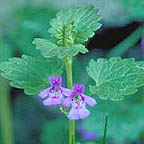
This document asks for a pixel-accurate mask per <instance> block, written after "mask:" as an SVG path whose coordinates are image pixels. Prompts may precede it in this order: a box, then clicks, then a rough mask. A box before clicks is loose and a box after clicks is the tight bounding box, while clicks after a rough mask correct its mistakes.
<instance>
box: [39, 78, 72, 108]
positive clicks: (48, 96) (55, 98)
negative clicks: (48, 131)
mask: <svg viewBox="0 0 144 144" xmlns="http://www.w3.org/2000/svg"><path fill="white" fill-rule="evenodd" d="M49 82H50V84H51V87H49V88H46V89H44V90H43V91H41V92H40V93H39V97H40V98H41V99H44V100H43V104H44V105H45V106H51V105H58V104H62V103H63V101H64V96H68V95H69V93H70V90H69V89H66V88H63V87H62V86H61V85H62V78H61V77H60V76H59V77H54V76H50V78H49Z"/></svg>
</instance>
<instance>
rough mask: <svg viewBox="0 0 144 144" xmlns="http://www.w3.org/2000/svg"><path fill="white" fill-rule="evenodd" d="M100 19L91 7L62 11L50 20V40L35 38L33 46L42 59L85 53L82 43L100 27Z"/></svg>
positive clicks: (95, 10) (96, 11)
mask: <svg viewBox="0 0 144 144" xmlns="http://www.w3.org/2000/svg"><path fill="white" fill-rule="evenodd" d="M100 19H101V17H100V16H99V15H98V10H97V9H95V8H94V7H92V6H89V7H83V8H71V9H68V10H62V11H60V12H59V13H58V14H57V16H56V18H55V19H52V20H51V23H50V25H51V28H50V29H49V33H50V34H51V39H48V40H46V39H40V38H36V39H34V41H33V44H35V45H36V49H38V50H40V51H41V52H42V55H43V56H44V57H53V56H57V57H59V58H63V57H65V56H75V55H77V54H78V53H79V52H81V53H86V52H88V50H87V49H86V48H85V46H84V45H83V43H84V42H86V41H87V40H88V38H90V37H92V36H93V35H94V31H96V30H98V29H99V28H100V27H101V24H100V23H99V21H100Z"/></svg>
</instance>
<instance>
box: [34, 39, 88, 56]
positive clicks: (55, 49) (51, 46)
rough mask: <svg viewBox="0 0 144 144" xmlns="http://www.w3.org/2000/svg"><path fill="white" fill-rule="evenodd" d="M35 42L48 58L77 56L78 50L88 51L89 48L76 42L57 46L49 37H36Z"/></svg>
mask: <svg viewBox="0 0 144 144" xmlns="http://www.w3.org/2000/svg"><path fill="white" fill-rule="evenodd" d="M33 44H35V45H36V49H37V50H40V51H41V53H42V55H43V56H44V57H46V58H50V57H54V56H57V57H59V58H63V57H65V56H75V55H77V54H78V52H81V53H86V52H88V50H87V49H86V48H85V46H83V45H82V44H75V45H73V47H62V46H57V45H56V44H55V43H53V42H51V41H50V40H47V39H41V38H35V39H34V41H33Z"/></svg>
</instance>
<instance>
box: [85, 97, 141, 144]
mask: <svg viewBox="0 0 144 144" xmlns="http://www.w3.org/2000/svg"><path fill="white" fill-rule="evenodd" d="M125 100H126V99H125ZM125 100H124V101H123V102H112V101H101V100H97V102H98V104H97V106H96V108H92V109H91V115H90V116H89V117H88V118H87V119H85V120H83V121H82V124H83V127H84V128H85V129H86V130H87V131H89V132H94V133H96V134H97V135H99V137H102V136H103V130H104V124H105V121H104V117H105V114H106V113H107V112H108V113H109V120H108V129H107V138H111V139H112V140H113V141H114V143H116V144H117V143H120V144H123V143H124V141H125V140H127V139H129V140H132V141H135V140H137V139H139V136H140V133H141V132H142V131H143V129H144V114H143V113H144V107H143V106H142V105H138V104H128V103H127V102H125ZM127 100H128V99H127ZM90 124H91V125H92V126H90Z"/></svg>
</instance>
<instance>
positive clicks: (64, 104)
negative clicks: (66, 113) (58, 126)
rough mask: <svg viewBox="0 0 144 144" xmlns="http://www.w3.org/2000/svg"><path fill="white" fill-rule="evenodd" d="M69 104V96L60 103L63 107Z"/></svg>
mask: <svg viewBox="0 0 144 144" xmlns="http://www.w3.org/2000/svg"><path fill="white" fill-rule="evenodd" d="M70 104H71V98H70V97H67V98H66V99H65V100H64V102H63V103H62V105H63V106H64V107H65V108H68V107H69V106H70Z"/></svg>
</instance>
